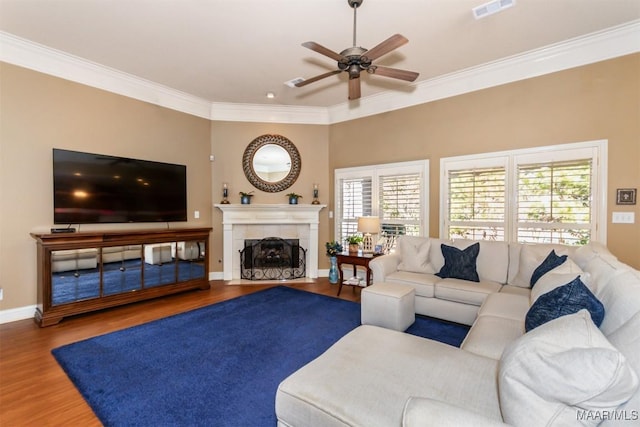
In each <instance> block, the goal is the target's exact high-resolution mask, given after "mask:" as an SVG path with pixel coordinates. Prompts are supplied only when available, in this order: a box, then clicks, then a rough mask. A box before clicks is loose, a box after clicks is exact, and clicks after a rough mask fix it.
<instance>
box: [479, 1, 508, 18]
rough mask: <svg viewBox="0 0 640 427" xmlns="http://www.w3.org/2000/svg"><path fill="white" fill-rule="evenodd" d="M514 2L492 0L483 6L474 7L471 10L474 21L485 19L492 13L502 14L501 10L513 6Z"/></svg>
mask: <svg viewBox="0 0 640 427" xmlns="http://www.w3.org/2000/svg"><path fill="white" fill-rule="evenodd" d="M515 3H516V0H493V1H490V2H488V3H485V4H483V5H480V6H477V7H474V8H473V9H472V11H473V16H474V17H475V18H476V19H481V18H485V17H487V16H489V15H493V14H494V13H498V12H502V11H503V10H505V9H507V8H509V7H511V6H513V5H514V4H515Z"/></svg>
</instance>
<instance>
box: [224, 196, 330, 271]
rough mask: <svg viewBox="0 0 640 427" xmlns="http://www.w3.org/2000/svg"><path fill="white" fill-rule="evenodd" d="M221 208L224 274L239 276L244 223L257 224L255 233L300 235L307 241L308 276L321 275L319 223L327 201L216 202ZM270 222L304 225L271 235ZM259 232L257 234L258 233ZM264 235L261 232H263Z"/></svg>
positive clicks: (248, 224) (266, 235) (272, 223)
mask: <svg viewBox="0 0 640 427" xmlns="http://www.w3.org/2000/svg"><path fill="white" fill-rule="evenodd" d="M214 206H215V207H216V208H218V209H220V210H221V211H222V227H223V254H222V255H223V258H222V261H223V269H224V271H223V278H224V280H235V279H240V256H239V249H240V242H241V241H242V240H243V239H244V237H245V235H244V234H245V233H246V227H245V226H249V227H252V226H256V227H254V229H253V230H252V231H251V233H252V237H254V238H255V237H261V238H264V237H285V238H300V239H301V241H303V242H306V243H305V246H307V247H306V248H305V249H306V250H307V259H306V267H307V269H306V270H307V271H306V276H307V277H309V278H313V279H314V278H316V277H318V224H319V222H320V210H321V209H323V208H324V207H326V205H313V204H297V205H290V204H248V205H242V204H215V205H214ZM269 226H285V227H286V226H304V227H302V228H301V229H298V228H296V231H295V232H296V233H297V234H298V235H297V236H292V235H287V236H271V235H268V234H272V233H270V232H269V231H267V230H269ZM256 233H257V234H256ZM261 233H262V234H263V235H260V234H261Z"/></svg>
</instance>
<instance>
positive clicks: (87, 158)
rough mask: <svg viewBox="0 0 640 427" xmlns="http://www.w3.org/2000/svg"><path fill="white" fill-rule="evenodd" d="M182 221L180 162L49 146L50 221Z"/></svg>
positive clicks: (183, 186)
mask: <svg viewBox="0 0 640 427" xmlns="http://www.w3.org/2000/svg"><path fill="white" fill-rule="evenodd" d="M186 220H187V167H186V166H184V165H177V164H171V163H160V162H152V161H148V160H138V159H130V158H125V157H116V156H109V155H104V154H92V153H82V152H79V151H70V150H61V149H58V148H54V149H53V221H54V223H56V224H95V223H128V222H174V221H186Z"/></svg>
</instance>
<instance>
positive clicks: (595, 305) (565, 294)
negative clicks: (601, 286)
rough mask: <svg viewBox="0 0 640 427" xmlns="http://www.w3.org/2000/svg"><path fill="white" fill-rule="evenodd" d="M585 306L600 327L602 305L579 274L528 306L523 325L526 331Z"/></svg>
mask: <svg viewBox="0 0 640 427" xmlns="http://www.w3.org/2000/svg"><path fill="white" fill-rule="evenodd" d="M583 308H586V309H587V310H588V311H589V313H590V314H591V320H593V323H595V324H596V326H598V327H600V324H602V320H603V319H604V306H603V305H602V303H601V302H600V301H599V300H598V298H596V296H595V295H593V294H592V293H591V291H590V290H589V288H587V287H586V286H585V284H584V283H582V281H581V280H580V276H578V277H576V278H575V279H573V280H572V281H571V282H569V283H567V284H566V285H563V286H560V287H558V288H555V289H554V290H552V291H549V292H547V293H546V294H542V295H540V297H539V298H538V299H537V300H536V302H534V303H533V305H532V306H531V307H529V311H528V312H527V317H526V318H525V323H524V327H525V330H526V331H527V332H529V331H530V330H532V329H535V328H537V327H538V326H540V325H543V324H545V323H547V322H549V321H551V320H553V319H556V318H558V317H561V316H566V315H567V314H573V313H577V312H578V311H580V310H582V309H583Z"/></svg>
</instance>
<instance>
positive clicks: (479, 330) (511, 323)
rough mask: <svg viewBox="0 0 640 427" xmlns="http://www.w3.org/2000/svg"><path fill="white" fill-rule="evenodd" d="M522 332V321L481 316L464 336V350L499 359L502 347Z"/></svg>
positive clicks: (518, 336)
mask: <svg viewBox="0 0 640 427" xmlns="http://www.w3.org/2000/svg"><path fill="white" fill-rule="evenodd" d="M522 334H524V321H522V320H519V321H518V320H511V319H505V318H504V317H495V316H481V317H478V318H477V319H476V321H475V322H474V323H473V327H472V328H471V330H470V331H469V333H468V334H467V336H466V337H465V338H464V342H463V343H462V346H461V348H462V349H463V350H464V351H469V352H471V353H474V354H477V355H479V356H484V357H489V358H491V359H495V360H499V359H500V357H501V356H502V353H503V351H504V349H505V348H506V347H507V346H508V345H509V344H511V343H512V342H514V341H515V340H516V339H518V338H520V337H521V336H522Z"/></svg>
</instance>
